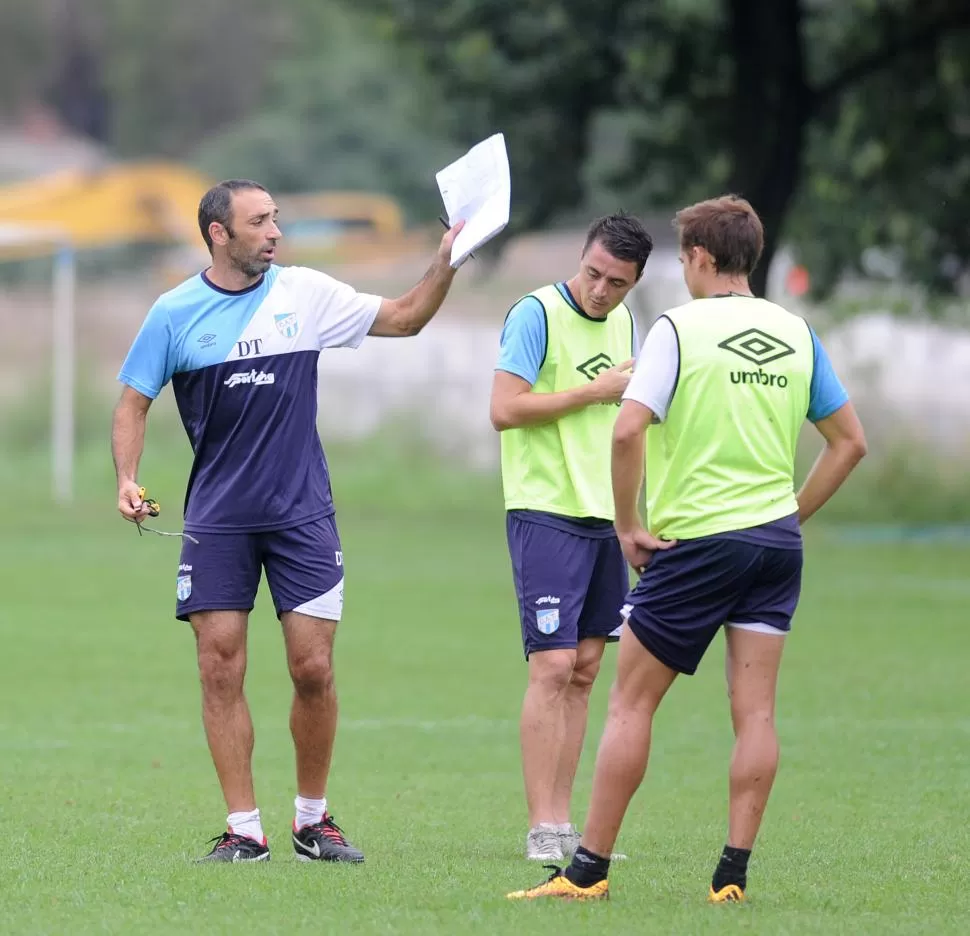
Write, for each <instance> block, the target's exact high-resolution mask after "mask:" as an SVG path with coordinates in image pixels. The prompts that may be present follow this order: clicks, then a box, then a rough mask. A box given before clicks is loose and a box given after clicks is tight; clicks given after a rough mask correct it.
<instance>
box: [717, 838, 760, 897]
mask: <svg viewBox="0 0 970 936" xmlns="http://www.w3.org/2000/svg"><path fill="white" fill-rule="evenodd" d="M750 857H751V849H750V848H732V847H731V846H730V845H725V846H724V851H723V852H721V860H720V861H719V862H718V863H717V868H716V869H715V870H714V880H713V881H712V882H711V886H712V887H713V888H714V890H715V891H719V890H720V889H721V888H722V887H727V886H728V884H737V886H738V887H740V888H741V890H744V889H745V887H747V886H748V859H749V858H750Z"/></svg>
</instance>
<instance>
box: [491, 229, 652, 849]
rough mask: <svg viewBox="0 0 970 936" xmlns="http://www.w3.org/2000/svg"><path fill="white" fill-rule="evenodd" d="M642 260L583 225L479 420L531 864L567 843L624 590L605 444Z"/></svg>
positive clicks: (623, 372)
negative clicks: (514, 692)
mask: <svg viewBox="0 0 970 936" xmlns="http://www.w3.org/2000/svg"><path fill="white" fill-rule="evenodd" d="M652 247H653V241H652V240H651V238H650V235H649V234H648V233H647V232H646V231H645V230H644V228H643V225H642V224H641V223H640V222H639V221H638V220H636V219H635V218H631V217H628V216H626V215H611V216H609V217H606V218H601V219H599V220H598V221H595V222H594V223H593V224H592V225H591V226H590V228H589V231H588V232H587V237H586V243H585V245H584V248H583V251H582V255H581V259H580V265H579V270H578V272H577V273H576V274H575V276H573V277H572V278H571V279H569V280H568V281H565V282H560V283H554V284H551V285H549V286H544V287H542V288H541V289H537V290H536V291H535V292H533V293H530V294H529V295H528V296H525V297H524V298H522V299H520V300H519V301H518V302H517V303H516V304H515V305H514V306H513V307H512V309H511V310H510V311H509V314H508V316H507V317H506V321H505V327H504V329H503V330H502V342H501V351H500V353H499V360H498V364H497V366H496V370H495V379H494V383H493V388H492V402H491V416H492V423H493V425H494V426H495V428H496V429H498V430H499V431H501V433H502V436H501V443H502V486H503V489H504V493H505V507H506V510H507V514H506V530H507V534H508V543H509V553H510V555H511V559H512V573H513V577H514V580H515V590H516V594H517V597H518V602H519V616H520V622H521V626H522V643H523V649H524V651H525V657H526V660H527V661H528V668H529V674H528V685H527V688H526V693H525V701H524V703H523V706H522V721H521V729H520V734H521V744H522V771H523V774H524V779H525V792H526V803H527V807H528V812H529V831H528V834H527V835H526V847H525V853H526V857H527V858H530V859H532V860H536V861H561V860H562V859H563V858H564V857H565V856H566V855H571V854H572V853H573V852H574V851H575V850H576V846H577V845H578V844H579V833H578V832H577V831H576V827H575V826H574V825H573V824H572V823H571V821H570V815H569V809H570V799H571V797H572V789H573V780H574V778H575V776H576V767H577V764H578V763H579V756H580V753H581V751H582V747H583V737H584V735H585V733H586V718H587V708H588V702H589V694H590V690H591V688H592V685H593V680H594V679H595V678H596V674H597V671H598V670H599V666H600V660H601V659H602V656H603V650H604V647H605V646H606V643H607V641H608V640H611V639H612V640H615V639H616V637H615V636H612V635H613V633H614V632H616V631H618V629H619V627H620V626H621V624H622V620H621V617H620V609H621V608H622V607H623V602H624V601H625V599H626V594H627V592H628V590H629V576H628V571H627V566H626V563H625V562H624V560H623V553H622V552H621V551H620V544H619V542H618V540H617V537H616V531H615V530H614V528H613V498H612V496H611V494H610V438H611V437H612V434H613V424H614V423H615V422H616V414H617V412H618V407H619V403H620V398H621V396H622V394H623V391H624V390H625V389H626V386H627V384H628V382H629V380H630V367H631V365H632V364H633V355H634V354H635V353H636V347H637V340H636V329H635V328H634V320H633V316H632V314H631V313H630V310H629V309H628V308H627V306H626V305H625V304H624V302H623V300H624V299H625V298H626V296H627V294H628V293H629V292H630V290H631V289H632V288H633V287H634V285H635V284H636V282H637V281H638V280H639V279H640V276H641V274H642V273H643V268H644V265H645V264H646V262H647V258H648V257H649V256H650V251H651V249H652Z"/></svg>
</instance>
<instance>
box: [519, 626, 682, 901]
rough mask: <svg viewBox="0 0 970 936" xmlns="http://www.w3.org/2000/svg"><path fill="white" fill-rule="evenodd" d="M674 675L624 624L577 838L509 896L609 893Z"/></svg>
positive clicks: (577, 896)
mask: <svg viewBox="0 0 970 936" xmlns="http://www.w3.org/2000/svg"><path fill="white" fill-rule="evenodd" d="M676 676H677V674H676V673H675V672H674V671H673V670H672V669H669V668H668V667H666V666H664V664H663V663H661V662H660V661H659V660H658V659H657V658H656V657H654V656H653V655H652V654H651V653H650V652H649V651H647V649H646V648H645V647H644V646H643V644H641V643H640V641H639V640H638V639H637V638H636V636H635V635H634V634H633V633H632V631H631V630H630V628H629V626H624V628H623V630H622V632H621V636H620V646H619V653H618V655H617V668H616V680H615V682H614V684H613V687H612V689H611V690H610V708H609V714H608V715H607V720H606V728H605V730H604V732H603V737H602V739H601V741H600V746H599V751H598V753H597V755H596V772H595V774H594V776H593V792H592V797H591V799H590V806H589V813H588V815H587V817H586V823H585V826H584V828H583V839H582V844H581V845H580V847H579V848H578V849H577V851H576V854H575V855H573V860H572V862H571V863H570V865H569V867H568V868H566V870H565V871H564V872H563V873H558V872H557V873H556V874H554V875H553V876H552V877H551V878H550V879H549V880H548V881H546V882H545V883H543V884H540V885H539V886H538V887H533V888H530V889H528V890H525V891H514V892H513V893H511V894H509V895H508V896H509V897H510V898H511V899H515V900H525V899H528V900H531V899H536V898H540V897H560V898H567V899H570V900H594V899H602V898H604V897H607V896H608V894H609V885H608V882H607V875H608V873H609V868H610V856H611V855H612V851H613V845H614V844H615V842H616V837H617V835H618V834H619V831H620V824H621V823H622V822H623V816H624V814H625V813H626V810H627V807H628V806H629V804H630V800H631V799H632V798H633V794H634V793H635V792H636V790H637V788H638V787H639V786H640V782H641V781H642V780H643V775H644V773H645V771H646V768H647V758H648V756H649V753H650V730H651V727H652V724H653V716H654V713H655V712H656V711H657V707H658V706H659V705H660V702H661V700H662V699H663V697H664V695H665V694H666V692H667V690H668V689H669V688H670V686H671V685H672V683H673V681H674V679H675V678H676Z"/></svg>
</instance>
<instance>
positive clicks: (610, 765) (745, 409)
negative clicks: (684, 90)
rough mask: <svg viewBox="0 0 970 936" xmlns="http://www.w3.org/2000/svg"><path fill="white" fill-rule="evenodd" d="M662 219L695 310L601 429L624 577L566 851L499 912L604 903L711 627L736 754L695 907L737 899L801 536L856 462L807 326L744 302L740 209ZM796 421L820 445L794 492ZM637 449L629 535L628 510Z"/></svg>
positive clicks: (750, 265) (710, 205) (773, 746)
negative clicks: (601, 707)
mask: <svg viewBox="0 0 970 936" xmlns="http://www.w3.org/2000/svg"><path fill="white" fill-rule="evenodd" d="M676 220H677V226H678V228H679V236H680V258H681V261H682V263H683V266H684V279H685V281H686V283H687V288H688V290H689V292H690V294H691V296H693V297H694V299H693V301H692V302H689V303H687V304H686V305H684V306H681V307H680V308H676V309H672V310H670V311H669V312H667V313H666V314H665V315H663V316H661V318H660V319H659V320H658V321H657V322H656V323H655V325H654V326H653V328H652V329H651V330H650V332H649V333H648V335H647V338H646V340H645V342H644V345H643V348H642V349H641V353H640V355H639V358H638V362H637V367H636V371H635V373H634V375H633V378H632V380H631V381H630V385H629V387H628V388H627V390H626V393H625V395H624V401H623V404H622V407H621V410H620V414H619V416H618V418H617V422H616V427H615V429H614V433H613V444H612V450H613V455H612V472H613V499H614V503H615V508H616V530H617V535H618V536H619V539H620V543H621V545H622V548H623V553H624V555H625V556H626V558H627V560H628V561H629V563H630V564H631V565H632V566H633V567H634V568H635V569H638V570H640V571H641V575H640V580H639V582H638V584H637V585H636V587H635V588H634V589H633V591H632V592H631V593H630V595H629V597H628V599H627V603H626V605H625V607H624V616H625V618H626V624H625V625H624V627H623V630H622V633H621V636H620V646H619V650H618V655H617V673H616V679H615V682H614V684H613V687H612V689H611V693H610V705H609V714H608V716H607V722H606V727H605V730H604V733H603V737H602V739H601V741H600V747H599V752H598V754H597V759H596V771H595V776H594V779H593V791H592V798H591V802H590V807H589V813H588V815H587V818H586V825H585V828H584V830H583V840H582V844H581V846H580V847H579V848H578V849H577V851H576V854H575V855H574V857H573V860H572V862H571V864H570V865H569V866H568V867H567V868H566V869H565V871H564V872H562V871H559V870H557V871H556V872H555V874H553V876H552V877H551V878H550V879H549V880H548V881H547V882H545V883H544V884H540V885H539V886H538V887H534V888H532V889H530V890H525V891H516V892H515V893H513V894H509V895H508V896H509V897H510V898H512V899H531V898H537V897H563V898H567V899H578V900H584V899H590V898H602V897H606V896H607V895H608V888H609V885H608V883H607V874H608V871H609V865H610V858H609V856H610V850H611V849H612V847H613V842H614V840H615V839H616V836H617V833H618V831H619V828H620V824H621V822H622V821H623V816H624V814H625V812H626V809H627V806H628V805H629V803H630V800H631V798H632V797H633V794H634V793H635V792H636V790H637V789H638V787H639V786H640V783H641V781H642V780H643V776H644V772H645V770H646V766H647V757H648V754H649V750H650V734H651V728H652V723H653V716H654V713H655V712H656V710H657V707H658V706H659V705H660V702H661V701H662V699H663V697H664V695H665V693H666V692H667V690H668V689H669V688H670V686H671V684H672V683H673V681H674V679H675V678H676V677H677V675H678V674H679V673H684V674H687V675H690V674H692V673H693V672H694V671H695V670H696V668H697V665H698V664H699V663H700V661H701V658H702V657H703V655H704V653H705V651H706V649H707V647H708V645H709V644H710V643H711V641H712V640H713V639H714V636H715V635H716V634H717V632H718V631H719V630H720V629H721V628H722V627H724V632H725V637H726V646H727V685H728V695H729V699H730V707H731V720H732V723H733V726H734V736H735V744H734V752H733V755H732V758H731V764H730V787H729V793H730V797H729V798H730V804H729V812H728V838H727V844H726V846H725V847H724V850H723V852H722V854H721V858H720V860H719V861H718V864H717V867H716V870H715V871H714V876H713V880H712V882H711V887H710V890H709V894H708V896H709V899H710V900H711V901H713V902H725V901H740V900H743V899H744V895H745V887H746V885H747V877H746V875H747V865H748V858H749V856H750V854H751V849H752V848H753V847H754V843H755V838H756V837H757V834H758V829H759V827H760V825H761V819H762V816H763V815H764V811H765V806H766V804H767V801H768V794H769V793H770V791H771V786H772V783H773V782H774V778H775V772H776V769H777V765H778V739H777V734H776V731H775V687H776V684H777V677H778V668H779V664H780V662H781V656H782V649H783V647H784V645H785V636H786V635H787V633H788V632H789V629H790V627H791V620H792V616H793V614H794V612H795V607H796V605H797V603H798V597H799V589H800V584H801V572H802V540H801V524H802V523H804V522H805V521H806V520H807V519H808V518H809V517H811V516H812V515H813V514H814V513H815V512H816V511H817V510H818V509H819V508H820V507H822V505H823V504H825V502H826V501H827V500H828V499H829V498H830V497H832V495H833V494H834V493H835V492H836V490H838V488H839V486H840V485H841V484H842V483H843V482H844V481H845V479H846V478H847V477H848V475H849V473H850V472H851V471H852V469H853V468H854V467H855V465H856V464H857V463H858V461H859V460H860V459H861V458H862V457H863V455H864V454H865V451H866V443H865V437H864V435H863V431H862V427H861V425H860V424H859V420H858V418H857V416H856V414H855V410H854V408H853V406H852V404H851V403H850V402H849V400H848V396H847V394H846V392H845V390H844V389H843V387H842V385H841V383H840V382H839V380H838V378H837V377H836V375H835V373H834V371H833V369H832V365H831V363H830V362H829V359H828V357H827V356H826V353H825V351H824V350H823V348H822V346H821V344H820V343H819V340H818V338H817V337H816V336H815V334H814V332H813V331H812V329H811V328H810V327H809V326H808V324H807V323H806V322H805V321H804V320H803V319H801V318H799V317H798V316H796V315H792V314H791V313H789V312H787V311H786V310H785V309H783V308H781V307H780V306H777V305H775V304H773V303H771V302H767V301H765V300H763V299H757V298H755V297H754V296H753V295H752V294H751V289H750V288H749V285H748V277H749V276H750V274H751V272H752V270H754V268H755V265H756V264H757V262H758V260H759V258H760V256H761V251H762V245H763V231H762V226H761V221H760V220H759V218H758V216H757V215H756V214H755V212H754V210H753V209H752V208H751V206H750V205H749V204H748V203H747V202H746V201H744V200H743V199H740V198H736V197H733V196H725V197H722V198H717V199H714V200H711V201H706V202H701V203H700V204H697V205H693V206H691V207H689V208H685V209H684V210H682V211H681V212H679V214H678V215H677V219H676ZM806 417H807V418H808V419H809V420H810V421H811V422H813V423H814V424H815V426H816V428H817V429H818V431H819V432H820V433H821V435H822V437H823V438H824V440H825V446H824V449H823V451H822V454H821V456H820V457H819V459H818V460H817V461H816V463H815V465H814V467H813V468H812V470H811V472H810V473H809V475H808V477H807V478H806V480H805V483H804V485H803V486H802V488H801V490H799V492H798V494H797V495H796V494H795V490H794V458H795V445H796V440H797V438H798V435H799V431H800V429H801V427H802V425H803V424H804V421H805V419H806ZM644 443H646V501H647V504H646V506H647V512H646V521H647V528H646V529H644V527H643V526H642V525H641V519H640V515H639V512H638V507H637V499H638V493H639V490H640V487H641V482H642V480H643V477H644V475H643V464H644Z"/></svg>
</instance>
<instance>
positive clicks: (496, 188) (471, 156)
mask: <svg viewBox="0 0 970 936" xmlns="http://www.w3.org/2000/svg"><path fill="white" fill-rule="evenodd" d="M435 178H436V179H437V180H438V190H439V191H440V192H441V198H442V200H443V201H444V203H445V210H446V211H447V212H448V224H449V225H450V226H452V227H453V226H454V225H455V224H457V223H458V222H459V221H464V222H465V226H464V227H463V228H462V229H461V231H460V232H459V234H458V236H457V237H456V238H455V243H454V245H453V246H452V249H451V265H452V266H453V267H454V268H455V269H458V267H460V266H461V265H462V264H463V263H464V262H465V260H467V259H468V255H469V254H471V253H473V252H474V251H475V250H477V249H478V248H479V247H481V246H482V244H485V243H488V241H490V240H491V239H492V238H493V237H495V235H496V234H499V233H500V232H501V231H503V230H504V229H505V226H506V225H507V224H508V223H509V204H510V201H511V197H512V185H511V181H510V179H509V156H508V152H507V151H506V148H505V136H504V135H503V134H501V133H496V134H495V135H494V136H490V137H489V138H488V139H487V140H483V141H482V142H481V143H479V144H477V145H476V146H473V147H472V148H471V149H470V150H469V151H468V152H467V153H466V154H465V155H464V156H462V157H461V158H460V159H457V160H455V162H453V163H451V165H449V166H445V168H444V169H442V170H441V171H440V172H439V173H437V175H436V176H435Z"/></svg>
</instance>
